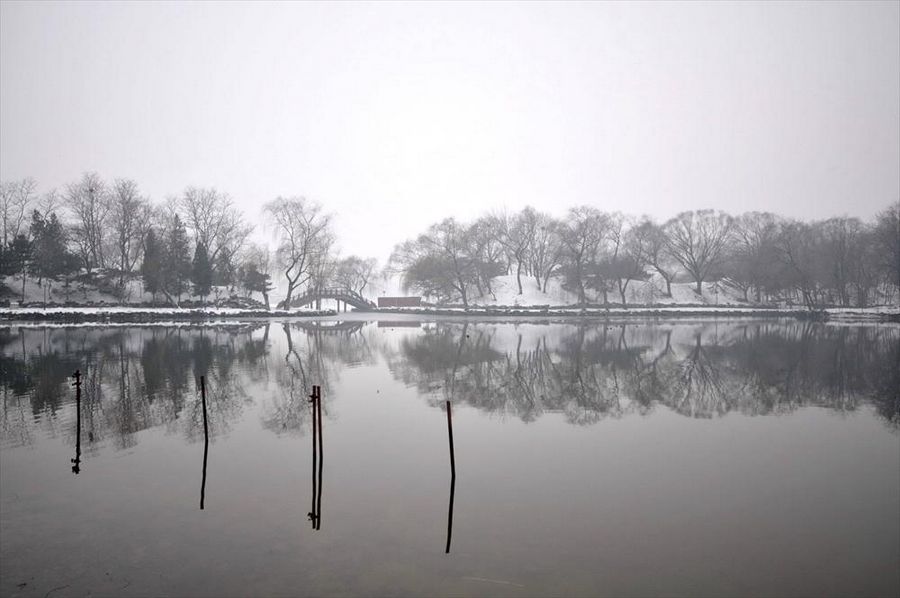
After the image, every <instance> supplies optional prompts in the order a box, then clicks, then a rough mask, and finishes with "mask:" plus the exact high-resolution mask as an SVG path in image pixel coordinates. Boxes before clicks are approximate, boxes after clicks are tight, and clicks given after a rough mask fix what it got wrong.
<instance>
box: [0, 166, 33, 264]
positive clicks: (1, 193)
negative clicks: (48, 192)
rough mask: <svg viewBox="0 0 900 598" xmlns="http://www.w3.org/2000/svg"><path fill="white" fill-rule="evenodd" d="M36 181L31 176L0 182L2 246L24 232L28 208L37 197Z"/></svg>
mask: <svg viewBox="0 0 900 598" xmlns="http://www.w3.org/2000/svg"><path fill="white" fill-rule="evenodd" d="M36 189H37V183H36V182H35V180H34V179H32V178H26V179H22V180H19V181H4V182H0V219H2V221H3V247H8V246H9V242H10V241H11V240H13V239H15V238H16V237H17V236H18V235H19V233H24V232H25V227H24V226H23V225H24V224H25V220H26V217H27V216H28V213H29V208H30V207H31V206H32V204H33V203H34V202H35V200H36V199H37V194H36Z"/></svg>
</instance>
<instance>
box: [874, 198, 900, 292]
mask: <svg viewBox="0 0 900 598" xmlns="http://www.w3.org/2000/svg"><path fill="white" fill-rule="evenodd" d="M873 235H874V239H873V243H874V245H875V252H874V253H875V255H876V256H877V265H878V271H879V272H880V274H881V276H882V278H883V280H884V283H883V284H884V288H885V295H887V296H890V297H892V296H893V294H894V293H895V292H896V291H898V290H900V202H896V203H893V204H892V205H891V206H890V207H888V208H887V209H886V210H884V211H882V212H880V213H879V214H878V216H876V220H875V227H874V231H873ZM897 300H898V301H900V293H897Z"/></svg>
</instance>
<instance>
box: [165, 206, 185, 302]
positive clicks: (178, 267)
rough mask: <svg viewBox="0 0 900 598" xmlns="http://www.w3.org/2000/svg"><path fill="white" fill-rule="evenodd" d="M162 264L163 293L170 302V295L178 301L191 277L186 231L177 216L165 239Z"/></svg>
mask: <svg viewBox="0 0 900 598" xmlns="http://www.w3.org/2000/svg"><path fill="white" fill-rule="evenodd" d="M164 264H165V268H164V269H163V280H164V284H163V291H165V292H166V293H168V295H169V300H170V301H171V300H172V297H171V296H172V295H175V296H176V297H177V298H178V300H180V298H181V294H182V293H184V292H185V291H186V290H187V283H188V281H189V280H190V277H191V256H190V246H189V243H188V236H187V230H186V229H185V227H184V224H182V222H181V218H179V217H178V216H177V215H176V216H175V218H174V219H173V221H172V227H171V228H170V229H169V234H168V236H167V238H166V259H165V261H164ZM178 300H176V301H174V303H175V305H178Z"/></svg>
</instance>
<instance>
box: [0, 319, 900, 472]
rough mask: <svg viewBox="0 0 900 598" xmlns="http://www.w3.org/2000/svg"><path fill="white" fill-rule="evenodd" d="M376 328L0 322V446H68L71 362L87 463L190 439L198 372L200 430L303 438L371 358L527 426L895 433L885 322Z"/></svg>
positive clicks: (895, 400) (893, 364)
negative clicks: (815, 421) (249, 412)
mask: <svg viewBox="0 0 900 598" xmlns="http://www.w3.org/2000/svg"><path fill="white" fill-rule="evenodd" d="M370 324H371V323H366V322H340V321H339V322H302V323H299V322H284V323H279V324H272V323H264V324H255V323H253V324H250V323H247V324H240V325H228V326H215V325H214V326H199V327H195V326H190V327H187V326H172V327H166V326H143V327H141V326H135V327H72V328H66V327H62V328H59V327H46V328H31V327H22V328H17V329H14V328H5V329H0V394H2V413H0V442H2V443H3V445H4V446H10V445H13V446H15V445H24V444H29V443H31V442H32V440H33V438H34V433H35V431H36V430H42V431H43V432H44V433H45V434H49V435H62V436H64V437H66V438H68V439H70V440H71V441H72V443H73V445H74V442H75V437H74V427H73V426H71V425H69V422H70V421H71V419H74V415H75V412H74V410H73V409H74V405H72V401H73V398H72V396H71V392H70V389H69V388H68V386H67V384H68V381H69V380H68V377H69V376H70V375H71V373H72V372H73V371H75V370H80V371H81V372H82V382H83V386H82V396H81V409H80V414H81V429H82V434H83V438H82V441H83V442H82V451H83V455H84V456H85V457H86V458H89V457H91V456H92V455H93V454H95V453H96V451H97V450H98V449H99V447H101V446H105V445H112V446H114V447H116V448H118V449H122V448H126V447H130V446H133V445H134V444H135V443H136V442H137V439H138V434H139V432H141V431H142V430H146V429H148V428H152V427H156V426H164V427H165V429H166V430H167V431H168V432H169V433H171V434H177V435H180V436H183V437H185V438H187V439H188V440H190V441H198V440H200V439H201V438H202V408H201V404H200V400H199V396H198V395H197V391H196V389H197V387H198V380H199V378H200V376H203V377H205V379H206V381H207V390H208V396H207V399H208V416H209V428H210V435H211V436H212V437H215V436H216V435H219V434H223V433H225V432H227V431H228V429H229V427H230V426H231V425H232V423H233V422H235V421H236V420H237V419H238V418H240V417H241V415H242V413H243V411H244V407H245V404H246V403H248V402H251V401H253V400H256V399H260V400H261V407H262V409H261V420H262V425H263V426H264V427H265V428H267V429H269V430H271V431H273V432H275V433H278V434H281V433H288V434H305V433H306V432H305V431H306V430H308V429H310V421H309V413H310V411H309V409H308V407H307V402H306V401H307V394H308V393H309V392H310V388H311V387H312V385H313V384H317V385H320V386H321V387H322V389H323V395H324V396H325V397H326V399H325V400H324V401H323V405H322V409H323V411H324V413H325V415H327V413H328V407H329V404H330V403H331V401H334V400H339V398H340V396H339V393H340V385H339V384H337V382H338V381H339V377H340V374H341V371H342V370H343V369H344V368H353V367H358V366H363V365H372V364H376V363H378V362H379V359H384V360H385V361H386V362H387V366H388V368H389V369H390V371H391V372H392V374H393V375H394V377H395V378H397V379H398V380H401V381H402V382H404V383H405V384H407V385H410V386H413V387H415V388H416V389H417V390H418V391H419V392H420V393H421V394H423V395H424V396H425V397H427V400H428V401H429V402H430V403H431V404H432V405H434V406H435V407H441V406H443V404H444V403H445V401H447V400H450V401H452V402H453V403H455V404H457V405H459V404H468V405H470V406H472V407H475V408H477V409H480V410H483V411H485V412H488V413H491V414H496V415H498V416H500V417H514V418H517V419H521V420H523V421H526V422H529V421H534V420H536V419H537V418H539V417H541V416H542V415H543V414H545V413H548V412H549V413H557V414H561V415H562V416H563V417H564V418H565V419H566V420H567V421H569V422H571V423H574V424H578V425H588V424H592V423H594V422H597V421H600V420H602V419H605V418H609V417H614V418H615V417H623V416H626V415H629V414H641V415H644V414H649V413H651V412H653V411H654V410H657V409H660V408H663V409H668V410H671V411H672V412H675V413H678V414H681V415H684V416H686V417H693V418H712V417H719V416H722V415H725V414H728V413H732V412H739V413H743V414H746V415H753V416H756V415H770V414H774V415H777V414H785V413H791V412H793V411H795V410H797V409H799V408H803V407H809V406H817V407H822V408H826V409H830V410H833V411H835V412H838V413H850V412H853V411H855V410H858V409H860V408H861V407H863V406H869V407H871V408H872V409H873V410H874V412H875V413H877V414H878V416H879V417H880V418H882V419H883V420H884V421H885V422H886V423H887V425H889V426H890V427H891V428H892V429H894V430H900V368H898V367H897V363H898V362H900V330H898V329H897V328H895V327H889V326H831V325H823V324H820V323H812V322H801V321H793V320H791V321H774V320H765V321H753V322H734V321H731V322H727V323H718V324H717V323H715V322H712V323H680V324H674V323H664V322H654V321H642V322H639V323H627V324H625V323H620V324H613V323H610V322H607V321H585V320H579V321H577V322H575V323H568V322H567V323H564V324H549V323H537V322H533V321H532V322H528V323H524V324H523V323H484V322H480V321H479V322H475V321H460V322H451V321H438V322H428V323H425V324H424V325H423V327H422V328H404V329H402V330H399V331H397V332H394V331H392V330H391V329H389V328H381V329H378V328H377V327H375V326H374V325H370ZM273 331H274V332H273ZM251 389H252V390H251Z"/></svg>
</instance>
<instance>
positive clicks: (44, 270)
mask: <svg viewBox="0 0 900 598" xmlns="http://www.w3.org/2000/svg"><path fill="white" fill-rule="evenodd" d="M31 236H32V239H33V241H32V243H33V245H32V259H31V272H32V274H34V275H35V276H37V277H38V284H40V285H43V281H44V279H46V280H49V281H53V280H56V279H57V278H58V277H59V276H64V275H68V274H69V273H71V272H72V271H76V266H75V265H74V262H73V260H71V259H70V253H69V250H68V247H67V246H66V234H65V230H64V229H63V226H62V223H61V222H60V221H59V218H57V217H56V213H55V212H52V213H51V214H50V217H49V218H46V219H45V218H44V217H43V216H41V215H40V213H39V212H38V211H37V210H35V211H34V213H33V214H32V217H31ZM47 290H48V291H49V287H48V289H47ZM44 302H45V303H46V296H45V299H44Z"/></svg>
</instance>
